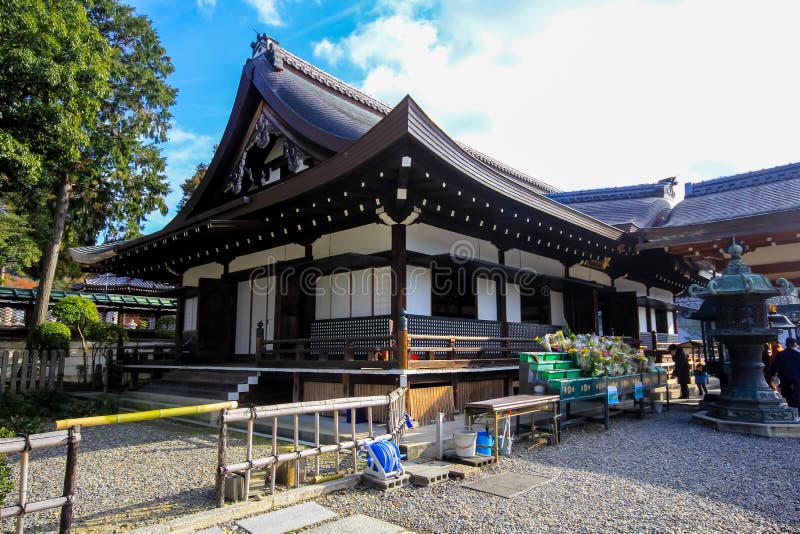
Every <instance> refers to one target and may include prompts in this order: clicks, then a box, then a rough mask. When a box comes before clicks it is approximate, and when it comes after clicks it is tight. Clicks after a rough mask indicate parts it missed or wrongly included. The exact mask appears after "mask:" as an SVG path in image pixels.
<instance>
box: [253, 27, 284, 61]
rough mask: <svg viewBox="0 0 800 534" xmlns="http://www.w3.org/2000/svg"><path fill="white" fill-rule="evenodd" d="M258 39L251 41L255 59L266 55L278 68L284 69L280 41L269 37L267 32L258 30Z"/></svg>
mask: <svg viewBox="0 0 800 534" xmlns="http://www.w3.org/2000/svg"><path fill="white" fill-rule="evenodd" d="M256 36H257V37H256V40H255V41H254V42H252V43H250V48H252V49H253V56H252V57H253V59H256V58H257V57H260V56H265V58H266V60H267V61H268V62H269V63H271V64H272V66H273V67H275V69H276V70H281V69H283V54H282V53H281V46H280V43H278V41H276V40H275V39H272V38H271V37H269V36H268V35H267V34H266V33H258V32H256Z"/></svg>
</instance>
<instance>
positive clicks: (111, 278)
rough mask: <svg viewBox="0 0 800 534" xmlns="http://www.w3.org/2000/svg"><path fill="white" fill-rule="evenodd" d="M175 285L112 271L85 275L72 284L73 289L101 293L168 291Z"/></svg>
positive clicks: (144, 293) (141, 293)
mask: <svg viewBox="0 0 800 534" xmlns="http://www.w3.org/2000/svg"><path fill="white" fill-rule="evenodd" d="M174 287H175V286H173V285H170V284H164V283H161V282H153V281H151V280H142V279H141V278H131V277H130V276H116V275H114V274H112V273H104V274H101V275H98V276H93V277H87V278H86V279H85V280H84V281H83V282H81V283H78V284H72V289H73V290H74V291H85V292H91V293H95V292H102V293H108V292H112V293H124V294H139V295H148V294H153V293H158V292H161V291H169V290H171V289H174Z"/></svg>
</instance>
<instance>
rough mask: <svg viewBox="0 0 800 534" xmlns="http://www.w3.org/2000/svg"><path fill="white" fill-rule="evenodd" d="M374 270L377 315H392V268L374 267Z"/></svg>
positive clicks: (374, 300) (374, 294)
mask: <svg viewBox="0 0 800 534" xmlns="http://www.w3.org/2000/svg"><path fill="white" fill-rule="evenodd" d="M373 272H374V289H373V305H374V307H375V308H374V309H375V315H390V314H391V313H392V269H391V267H378V268H376V269H373Z"/></svg>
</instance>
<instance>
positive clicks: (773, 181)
mask: <svg viewBox="0 0 800 534" xmlns="http://www.w3.org/2000/svg"><path fill="white" fill-rule="evenodd" d="M799 208H800V163H791V164H789V165H781V166H780V167H773V168H771V169H762V170H760V171H753V172H746V173H742V174H735V175H732V176H724V177H722V178H715V179H713V180H706V181H704V182H697V183H687V184H686V196H685V197H684V199H683V201H681V202H680V203H678V204H677V205H676V206H675V208H674V209H673V210H672V213H671V214H670V216H669V219H668V220H667V221H666V223H665V224H664V226H686V225H690V224H703V223H709V222H713V221H722V220H727V219H736V218H741V217H750V216H754V215H762V214H766V213H777V212H780V211H787V210H793V209H799ZM653 226H657V225H653ZM799 226H800V225H799Z"/></svg>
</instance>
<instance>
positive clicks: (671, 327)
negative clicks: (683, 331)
mask: <svg viewBox="0 0 800 534" xmlns="http://www.w3.org/2000/svg"><path fill="white" fill-rule="evenodd" d="M667 331H668V332H669V333H670V334H677V333H678V329H677V327H676V325H675V320H674V316H673V315H672V312H671V311H668V312H667Z"/></svg>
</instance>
